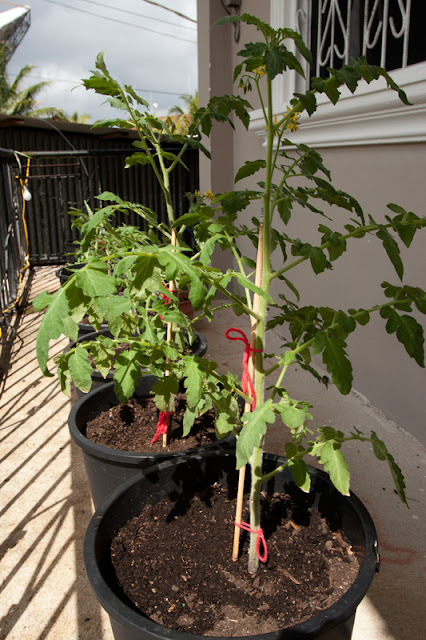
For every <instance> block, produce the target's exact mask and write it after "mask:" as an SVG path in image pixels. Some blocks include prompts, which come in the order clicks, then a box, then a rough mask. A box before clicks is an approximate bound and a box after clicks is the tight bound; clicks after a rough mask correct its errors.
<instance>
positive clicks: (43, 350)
mask: <svg viewBox="0 0 426 640" xmlns="http://www.w3.org/2000/svg"><path fill="white" fill-rule="evenodd" d="M46 300H48V298H47V297H46V296H44V298H42V299H41V302H40V301H39V303H40V304H44V303H45V301H46ZM68 311H69V307H68V299H67V295H66V290H65V289H62V288H61V289H59V291H57V292H56V293H55V295H53V296H51V297H50V302H49V306H48V308H47V310H46V312H45V314H44V316H43V320H42V321H41V324H40V328H39V330H38V333H37V341H36V353H37V360H38V363H39V366H40V369H41V370H42V372H43V374H44V375H45V376H51V375H52V374H51V373H50V372H49V370H48V369H47V361H48V359H49V341H50V340H56V339H57V338H59V337H60V336H61V334H62V332H63V327H64V318H66V317H67V315H68Z"/></svg>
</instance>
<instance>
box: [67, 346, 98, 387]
mask: <svg viewBox="0 0 426 640" xmlns="http://www.w3.org/2000/svg"><path fill="white" fill-rule="evenodd" d="M68 367H69V371H70V374H71V377H72V379H73V381H74V384H75V385H76V387H78V388H79V389H81V391H83V392H85V393H87V392H88V391H90V389H91V387H92V382H93V381H92V373H93V368H92V366H91V364H90V362H89V354H88V352H87V350H86V349H84V347H81V346H80V345H77V346H76V347H74V348H73V350H72V353H71V355H70V356H69V358H68Z"/></svg>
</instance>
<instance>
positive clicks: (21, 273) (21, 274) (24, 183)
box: [0, 158, 31, 337]
mask: <svg viewBox="0 0 426 640" xmlns="http://www.w3.org/2000/svg"><path fill="white" fill-rule="evenodd" d="M30 162H31V160H30V158H27V169H26V172H25V178H24V179H22V178H21V177H20V176H16V177H17V178H18V179H19V182H20V185H21V193H22V224H23V227H24V235H25V242H26V245H27V246H26V254H25V265H24V266H23V267H22V268H21V269H20V271H19V282H18V291H17V294H16V298H15V300H14V301H13V302H12V304H10V305H9V307H7V309H4V311H2V318H4V314H5V313H7V312H8V311H11V310H12V309H13V308H14V307H16V305H17V304H18V302H19V300H20V298H21V294H22V280H23V277H24V272H25V270H26V269H28V267H29V266H30V258H29V240H28V227H27V221H26V220H25V203H26V199H25V197H24V194H25V190H26V189H27V182H28V176H29V173H30ZM1 334H2V332H1V327H0V337H1Z"/></svg>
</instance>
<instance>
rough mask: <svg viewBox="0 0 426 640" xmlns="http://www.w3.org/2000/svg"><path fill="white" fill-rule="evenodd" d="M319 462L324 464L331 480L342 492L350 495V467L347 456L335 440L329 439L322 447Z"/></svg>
mask: <svg viewBox="0 0 426 640" xmlns="http://www.w3.org/2000/svg"><path fill="white" fill-rule="evenodd" d="M318 459H319V462H320V463H321V464H322V465H323V467H324V471H326V472H327V473H328V474H329V476H330V480H331V481H332V483H333V484H334V486H335V487H336V489H337V490H338V491H340V493H342V494H343V495H344V496H348V495H349V484H350V475H349V467H348V464H347V462H346V459H345V456H344V455H343V453H342V452H341V450H340V448H339V445H338V444H337V443H335V442H333V441H330V440H329V441H327V442H325V443H324V445H323V446H322V447H321V452H320V455H319V458H318Z"/></svg>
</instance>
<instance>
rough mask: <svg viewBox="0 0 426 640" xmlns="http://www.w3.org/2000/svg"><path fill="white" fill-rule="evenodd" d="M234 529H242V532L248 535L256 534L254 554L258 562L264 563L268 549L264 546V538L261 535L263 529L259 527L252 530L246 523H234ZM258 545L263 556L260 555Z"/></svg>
mask: <svg viewBox="0 0 426 640" xmlns="http://www.w3.org/2000/svg"><path fill="white" fill-rule="evenodd" d="M234 524H235V526H236V527H239V528H240V529H244V531H248V532H249V533H256V534H257V539H256V554H257V557H258V558H259V560H260V562H266V561H267V559H268V547H267V546H266V540H265V536H264V535H263V529H262V528H260V527H259V529H256V530H255V529H252V528H251V527H250V525H249V524H247V522H234ZM260 543H262V546H263V554H262V555H260Z"/></svg>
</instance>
